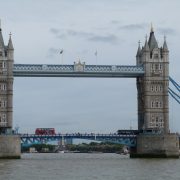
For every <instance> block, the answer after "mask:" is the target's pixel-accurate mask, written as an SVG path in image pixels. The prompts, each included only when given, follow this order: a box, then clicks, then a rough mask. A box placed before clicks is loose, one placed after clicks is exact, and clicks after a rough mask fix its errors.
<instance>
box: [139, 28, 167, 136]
mask: <svg viewBox="0 0 180 180" xmlns="http://www.w3.org/2000/svg"><path fill="white" fill-rule="evenodd" d="M136 58H137V65H143V66H144V70H145V74H144V77H139V78H137V90H138V129H139V130H149V131H151V130H152V131H159V132H161V133H168V132H169V103H168V86H169V50H168V47H167V43H166V39H164V44H163V46H162V47H158V43H157V41H156V38H155V35H154V31H153V28H151V32H150V36H149V40H148V41H147V38H146V41H145V44H144V47H142V49H141V47H140V46H139V48H138V51H137V56H136Z"/></svg>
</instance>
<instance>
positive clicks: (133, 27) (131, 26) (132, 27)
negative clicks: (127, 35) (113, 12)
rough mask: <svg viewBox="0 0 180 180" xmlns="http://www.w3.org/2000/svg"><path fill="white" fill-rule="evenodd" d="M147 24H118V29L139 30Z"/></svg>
mask: <svg viewBox="0 0 180 180" xmlns="http://www.w3.org/2000/svg"><path fill="white" fill-rule="evenodd" d="M146 26H147V25H146V24H145V23H142V24H128V25H124V26H120V27H119V28H118V29H122V30H139V29H144V28H145V27H146Z"/></svg>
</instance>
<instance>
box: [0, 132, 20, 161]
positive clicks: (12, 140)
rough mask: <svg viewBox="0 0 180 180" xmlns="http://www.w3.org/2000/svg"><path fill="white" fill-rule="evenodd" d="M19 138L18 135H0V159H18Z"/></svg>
mask: <svg viewBox="0 0 180 180" xmlns="http://www.w3.org/2000/svg"><path fill="white" fill-rule="evenodd" d="M20 158H21V139H20V137H19V136H18V135H0V159H20Z"/></svg>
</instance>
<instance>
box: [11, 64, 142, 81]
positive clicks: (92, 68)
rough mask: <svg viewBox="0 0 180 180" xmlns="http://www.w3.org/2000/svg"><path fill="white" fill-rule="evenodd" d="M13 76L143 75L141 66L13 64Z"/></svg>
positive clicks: (109, 76) (110, 76)
mask: <svg viewBox="0 0 180 180" xmlns="http://www.w3.org/2000/svg"><path fill="white" fill-rule="evenodd" d="M13 75H14V77H99V78H118V77H129V78H134V77H139V76H143V75H144V68H143V67H142V66H119V65H85V63H74V65H57V64H14V69H13Z"/></svg>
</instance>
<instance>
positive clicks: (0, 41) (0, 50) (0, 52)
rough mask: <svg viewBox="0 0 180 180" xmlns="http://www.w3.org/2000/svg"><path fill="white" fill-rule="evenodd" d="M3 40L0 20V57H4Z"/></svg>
mask: <svg viewBox="0 0 180 180" xmlns="http://www.w3.org/2000/svg"><path fill="white" fill-rule="evenodd" d="M4 49H5V46H4V40H3V36H2V29H1V22H0V59H1V57H4V55H5V53H4Z"/></svg>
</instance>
